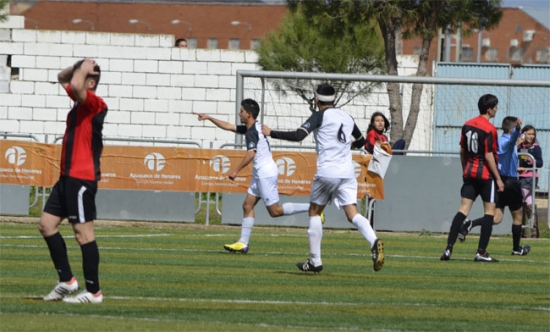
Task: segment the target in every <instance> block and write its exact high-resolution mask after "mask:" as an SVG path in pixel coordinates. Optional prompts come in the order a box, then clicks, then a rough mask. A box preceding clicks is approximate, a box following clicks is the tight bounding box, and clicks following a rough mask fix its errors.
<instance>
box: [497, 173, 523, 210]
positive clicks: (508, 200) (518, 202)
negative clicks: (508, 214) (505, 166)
mask: <svg viewBox="0 0 550 332" xmlns="http://www.w3.org/2000/svg"><path fill="white" fill-rule="evenodd" d="M502 181H503V182H504V191H503V192H499V193H498V195H497V202H496V203H497V208H499V209H501V210H504V208H505V207H507V206H508V208H510V211H516V210H519V209H520V208H521V207H522V205H523V195H522V193H521V184H520V183H519V180H518V179H516V178H502Z"/></svg>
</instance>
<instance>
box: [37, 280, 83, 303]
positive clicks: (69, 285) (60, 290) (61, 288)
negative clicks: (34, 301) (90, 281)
mask: <svg viewBox="0 0 550 332" xmlns="http://www.w3.org/2000/svg"><path fill="white" fill-rule="evenodd" d="M77 290H78V281H76V278H75V277H73V278H72V279H71V280H70V281H66V282H65V281H64V282H58V283H57V284H56V285H55V287H54V289H53V290H52V291H51V292H50V294H48V295H46V296H45V297H44V301H59V300H62V299H63V298H64V297H65V296H67V295H69V294H72V293H74V292H76V291H77Z"/></svg>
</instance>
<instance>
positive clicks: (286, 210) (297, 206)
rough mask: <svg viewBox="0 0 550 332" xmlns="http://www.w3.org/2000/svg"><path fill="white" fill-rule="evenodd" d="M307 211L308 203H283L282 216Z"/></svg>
mask: <svg viewBox="0 0 550 332" xmlns="http://www.w3.org/2000/svg"><path fill="white" fill-rule="evenodd" d="M307 211H309V204H308V203H284V204H283V214H284V215H285V216H289V215H291V214H296V213H302V212H307Z"/></svg>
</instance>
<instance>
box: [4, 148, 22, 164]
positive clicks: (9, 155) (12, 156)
mask: <svg viewBox="0 0 550 332" xmlns="http://www.w3.org/2000/svg"><path fill="white" fill-rule="evenodd" d="M4 157H5V158H6V160H7V161H8V163H10V164H12V165H15V166H21V165H23V164H24V163H25V161H26V160H27V153H26V152H25V150H24V149H23V148H22V147H19V146H15V145H14V146H12V147H11V148H9V149H7V150H6V154H5V155H4Z"/></svg>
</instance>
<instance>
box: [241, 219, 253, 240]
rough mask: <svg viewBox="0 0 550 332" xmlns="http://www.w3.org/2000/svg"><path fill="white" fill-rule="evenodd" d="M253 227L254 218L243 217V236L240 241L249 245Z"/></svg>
mask: <svg viewBox="0 0 550 332" xmlns="http://www.w3.org/2000/svg"><path fill="white" fill-rule="evenodd" d="M252 227H254V218H243V224H242V226H241V238H240V239H239V242H242V243H244V244H246V245H248V241H249V240H250V234H252Z"/></svg>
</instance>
